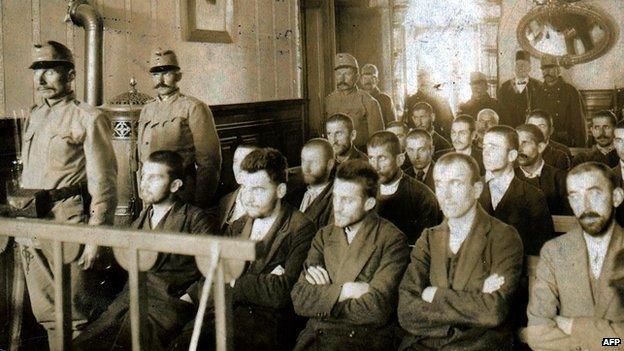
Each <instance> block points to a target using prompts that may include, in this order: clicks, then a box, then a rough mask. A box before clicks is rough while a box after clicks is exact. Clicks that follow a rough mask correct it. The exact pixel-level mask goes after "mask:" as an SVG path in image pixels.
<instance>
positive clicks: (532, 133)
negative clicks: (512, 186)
mask: <svg viewBox="0 0 624 351" xmlns="http://www.w3.org/2000/svg"><path fill="white" fill-rule="evenodd" d="M516 132H518V141H519V142H520V148H519V149H518V165H519V166H518V167H516V169H515V172H516V177H518V178H519V179H521V180H523V181H525V182H527V183H529V184H531V185H533V186H534V187H536V188H539V189H540V190H541V191H542V192H543V193H544V196H546V200H547V201H548V209H549V210H550V213H551V214H557V215H571V214H572V210H571V209H570V208H569V207H568V205H567V203H568V201H567V199H566V196H567V194H566V190H565V177H566V172H565V171H562V170H560V169H558V168H555V167H553V166H551V165H549V164H547V163H546V162H544V159H543V158H542V154H543V152H544V149H545V148H546V140H545V139H544V134H542V131H541V130H539V128H538V127H536V126H534V125H532V124H521V125H519V126H518V127H516Z"/></svg>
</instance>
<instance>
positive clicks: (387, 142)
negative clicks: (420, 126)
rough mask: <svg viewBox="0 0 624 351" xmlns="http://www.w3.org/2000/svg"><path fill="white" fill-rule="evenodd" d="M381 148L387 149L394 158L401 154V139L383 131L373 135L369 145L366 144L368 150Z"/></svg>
mask: <svg viewBox="0 0 624 351" xmlns="http://www.w3.org/2000/svg"><path fill="white" fill-rule="evenodd" d="M379 146H384V147H386V149H387V150H388V151H390V153H391V154H392V155H393V156H396V155H398V154H400V153H401V142H400V141H399V137H397V136H396V135H395V134H394V133H392V132H388V131H386V130H382V131H379V132H376V133H375V134H373V135H371V137H370V139H368V143H366V147H367V148H368V149H370V148H373V147H379Z"/></svg>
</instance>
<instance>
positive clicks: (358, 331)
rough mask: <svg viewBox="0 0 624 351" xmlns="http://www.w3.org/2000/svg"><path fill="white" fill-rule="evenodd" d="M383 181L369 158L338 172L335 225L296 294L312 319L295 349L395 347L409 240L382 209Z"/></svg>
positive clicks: (316, 246) (326, 231)
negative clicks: (379, 205)
mask: <svg viewBox="0 0 624 351" xmlns="http://www.w3.org/2000/svg"><path fill="white" fill-rule="evenodd" d="M377 183H378V176H377V173H376V172H375V170H374V169H373V168H372V167H371V166H370V165H369V164H367V163H366V162H365V161H361V160H354V161H347V162H345V163H343V164H342V165H340V166H339V167H338V171H337V173H336V180H335V182H334V189H333V192H334V194H333V200H334V224H333V225H329V226H327V227H325V228H322V229H321V230H319V231H318V233H317V234H316V236H315V237H314V240H313V241H312V247H311V248H310V252H309V253H308V258H307V259H306V261H305V264H304V270H303V272H302V273H301V275H300V277H299V280H298V281H297V283H296V284H295V286H294V288H293V290H292V293H291V295H292V300H293V304H294V306H295V311H296V312H297V314H299V315H301V316H304V317H307V318H309V320H308V323H307V325H306V328H305V329H304V330H303V331H302V332H301V334H300V335H299V337H298V339H297V346H296V347H295V348H294V350H298V351H300V350H371V351H372V350H380V351H381V350H388V349H389V348H392V346H393V344H394V332H395V328H396V317H395V316H396V307H397V299H398V297H397V289H398V286H399V282H400V280H401V276H402V275H403V272H404V271H405V267H406V266H407V263H408V260H409V258H408V257H409V247H408V245H407V240H406V238H405V235H403V233H401V231H400V230H399V229H398V228H397V227H395V226H394V225H393V224H392V223H390V222H389V221H387V220H385V219H382V218H381V217H379V216H378V215H377V214H376V213H375V211H374V208H375V204H376V199H375V197H376V195H377Z"/></svg>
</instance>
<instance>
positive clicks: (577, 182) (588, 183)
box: [526, 162, 624, 350]
mask: <svg viewBox="0 0 624 351" xmlns="http://www.w3.org/2000/svg"><path fill="white" fill-rule="evenodd" d="M566 187H567V190H568V200H569V201H570V206H571V207H572V210H573V211H574V216H575V217H576V219H577V221H578V224H579V225H578V226H576V227H575V228H574V229H572V230H571V231H569V232H568V233H566V234H564V235H562V236H560V237H558V238H556V239H553V240H551V241H549V242H547V243H546V244H545V245H544V247H543V248H542V251H541V255H540V261H539V264H538V265H537V278H536V281H535V286H534V287H533V289H531V297H530V301H529V307H528V310H527V315H528V317H529V323H528V327H527V329H526V336H527V340H528V343H529V345H530V346H531V348H533V349H534V350H603V349H604V348H603V347H602V345H603V344H602V343H603V338H620V339H621V338H624V305H623V302H622V300H621V299H620V297H619V296H618V291H617V289H616V287H614V286H613V285H612V284H613V281H612V279H613V278H615V275H614V273H615V272H617V271H618V270H619V269H620V267H618V266H621V261H620V260H621V258H619V259H616V256H618V252H620V253H621V251H622V249H624V231H623V230H622V227H621V226H620V225H618V224H617V223H616V222H615V220H614V215H615V208H616V207H617V206H618V205H620V204H621V203H622V200H623V198H624V192H623V191H622V188H620V187H619V186H618V185H617V179H616V178H615V175H614V174H613V172H612V171H611V170H610V169H609V168H608V167H607V166H606V165H604V164H602V163H597V162H587V163H583V164H581V165H579V166H576V167H574V168H573V169H572V170H570V173H568V177H567V180H566ZM620 274H621V272H620ZM618 349H621V345H620V347H619V348H618Z"/></svg>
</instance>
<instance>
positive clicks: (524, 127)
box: [516, 123, 546, 144]
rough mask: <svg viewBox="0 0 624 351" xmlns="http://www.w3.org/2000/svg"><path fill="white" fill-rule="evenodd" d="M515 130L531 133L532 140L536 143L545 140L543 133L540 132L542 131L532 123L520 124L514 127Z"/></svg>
mask: <svg viewBox="0 0 624 351" xmlns="http://www.w3.org/2000/svg"><path fill="white" fill-rule="evenodd" d="M516 132H525V133H529V134H531V137H532V138H533V141H534V142H535V143H537V144H539V143H545V142H546V138H545V137H544V133H542V131H541V130H540V129H539V128H537V126H534V125H532V124H526V123H525V124H521V125H519V126H517V127H516Z"/></svg>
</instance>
